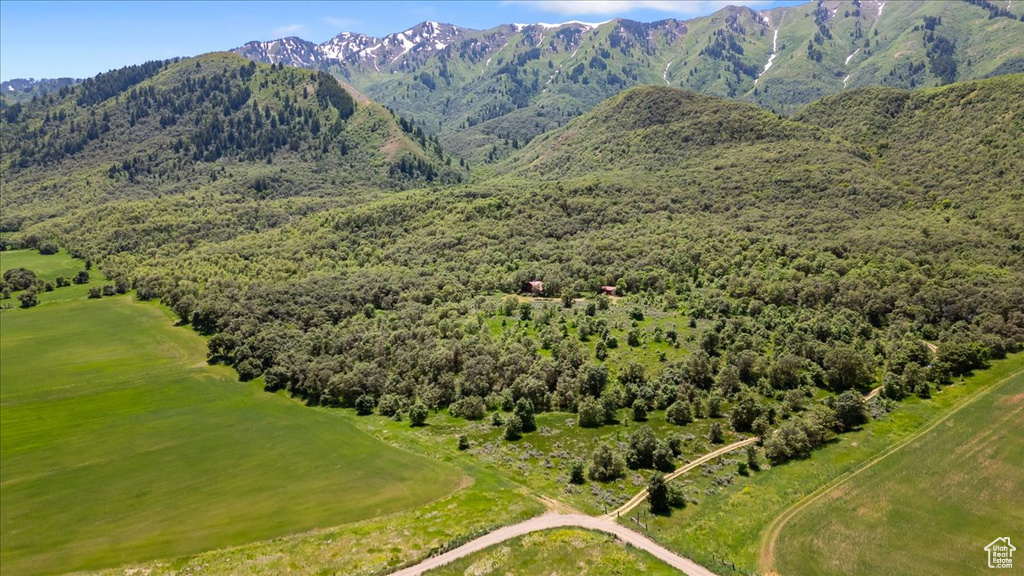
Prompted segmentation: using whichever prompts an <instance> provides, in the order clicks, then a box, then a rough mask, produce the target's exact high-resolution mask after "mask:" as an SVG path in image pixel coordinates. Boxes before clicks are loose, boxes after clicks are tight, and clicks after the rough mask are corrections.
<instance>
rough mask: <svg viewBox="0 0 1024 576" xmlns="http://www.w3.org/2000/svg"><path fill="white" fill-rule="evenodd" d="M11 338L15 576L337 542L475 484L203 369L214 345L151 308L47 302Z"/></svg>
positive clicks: (8, 429)
mask: <svg viewBox="0 0 1024 576" xmlns="http://www.w3.org/2000/svg"><path fill="white" fill-rule="evenodd" d="M46 259H54V260H52V265H51V267H49V268H45V269H44V267H43V266H42V264H43V263H44V260H46ZM61 259H64V260H70V258H67V257H64V256H60V255H58V256H45V257H44V256H38V255H36V256H32V255H31V254H24V253H22V254H18V253H5V254H4V258H3V266H4V267H5V268H6V267H10V266H21V265H24V266H26V267H29V268H32V269H34V270H36V271H37V272H39V273H40V274H41V275H42V276H44V277H48V276H50V275H55V274H58V273H61V274H66V273H67V272H68V271H74V270H77V269H79V268H78V266H79V264H78V263H74V265H73V266H72V265H70V264H67V262H65V263H64V264H61V262H60V260H61ZM45 263H46V264H48V265H50V264H51V261H46V262H45ZM97 276H98V275H97ZM94 283H95V282H94ZM76 288H81V287H71V288H64V289H58V290H57V291H55V292H54V293H59V292H60V291H61V290H66V291H69V292H68V293H69V294H70V291H72V290H74V289H76ZM54 293H49V294H54ZM0 329H2V338H0V383H2V386H0V420H2V422H3V435H2V442H0V460H2V464H3V465H2V471H0V486H2V491H0V525H2V527H0V563H2V565H3V571H4V573H11V574H38V573H52V572H62V571H69V570H76V569H90V568H100V567H104V566H113V565H117V564H121V563H126V562H133V561H141V560H146V559H151V558H157V557H176V556H181V555H185V554H191V553H196V552H199V551H203V550H210V549H215V548H222V547H226V546H233V545H238V544H242V543H245V542H250V541H254V540H259V539H267V538H271V537H275V536H280V535H284V534H290V533H294V532H299V531H305V530H310V529H313V528H317V527H325V526H335V525H339V524H343V523H347V522H353V521H358V520H362V519H366V518H371V517H375V516H379V515H382V514H388V513H392V512H395V511H398V510H402V509H408V508H411V507H414V506H417V505H422V504H424V503H426V502H429V501H432V500H435V499H438V498H441V497H443V496H444V495H446V494H449V493H450V492H452V491H453V490H455V489H456V488H457V487H458V486H459V483H460V478H463V477H464V475H463V474H462V473H460V471H459V470H458V469H456V468H455V467H453V466H450V465H446V464H443V463H440V462H436V461H432V460H430V459H427V458H424V457H420V456H416V455H413V454H411V453H408V452H405V451H402V450H398V449H395V448H392V447H390V446H387V445H385V444H383V443H381V442H379V441H377V440H375V439H373V438H372V437H370V436H369V435H367V434H365V433H363V432H361V431H360V430H359V429H358V428H356V427H355V426H353V425H352V424H351V423H349V422H347V421H346V420H345V419H344V418H340V417H338V416H337V415H336V414H332V413H329V412H327V411H321V410H310V409H309V408H306V407H304V406H302V405H301V404H298V403H296V402H294V401H292V400H290V399H288V398H286V397H285V396H283V395H280V394H278V395H273V394H268V393H266V392H264V391H263V389H262V387H261V386H260V385H259V384H254V383H239V382H237V380H236V377H235V375H234V372H233V371H232V370H230V369H229V368H226V367H222V366H208V365H207V364H206V362H205V349H206V347H205V342H204V341H203V339H202V338H201V337H199V336H197V335H196V334H195V333H194V332H192V331H190V330H185V329H180V328H175V327H174V326H173V321H172V319H171V316H170V315H169V313H167V312H166V311H165V310H164V309H162V308H161V307H159V306H158V305H156V304H140V303H136V302H134V301H133V300H132V299H131V297H130V296H118V297H112V298H103V299H100V300H89V299H86V298H85V297H84V296H82V297H81V298H74V299H69V300H66V301H64V302H60V303H53V304H52V305H46V304H45V300H44V301H43V304H41V305H40V306H39V307H37V308H31V309H28V310H22V309H13V310H4V311H3V312H2V313H0Z"/></svg>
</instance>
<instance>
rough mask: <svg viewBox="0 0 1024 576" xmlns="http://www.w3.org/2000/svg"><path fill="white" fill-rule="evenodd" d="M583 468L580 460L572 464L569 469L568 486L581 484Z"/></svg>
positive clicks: (583, 465)
mask: <svg viewBox="0 0 1024 576" xmlns="http://www.w3.org/2000/svg"><path fill="white" fill-rule="evenodd" d="M585 467H586V465H585V464H584V463H583V462H582V461H580V460H577V461H576V462H573V463H572V468H570V469H569V483H570V484H583V482H584V477H583V472H584V468H585Z"/></svg>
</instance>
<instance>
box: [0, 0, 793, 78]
mask: <svg viewBox="0 0 1024 576" xmlns="http://www.w3.org/2000/svg"><path fill="white" fill-rule="evenodd" d="M798 3H801V2H799V1H795V0H761V1H757V0H733V1H732V2H727V1H718V0H692V1H674V0H634V1H630V0H615V1H604V2H602V1H589V0H548V1H543V2H520V1H509V0H505V1H496V2H287V3H283V2H282V3H277V2H230V1H220V2H24V1H12V0H2V1H0V78H2V79H3V80H8V79H11V78H29V77H34V78H56V77H62V76H72V77H76V78H84V77H88V76H94V75H95V74H97V73H99V72H105V71H107V70H110V69H114V68H120V67H121V66H125V65H128V64H136V63H139V62H144V61H146V60H154V59H165V58H171V57H174V56H194V55H196V54H202V53H205V52H212V51H215V50H228V49H231V48H234V47H236V46H240V45H242V44H244V43H245V42H248V41H249V40H270V39H273V38H278V37H281V36H299V37H301V38H305V39H306V40H311V41H313V42H318V43H319V42H323V41H325V40H327V39H329V38H331V37H332V36H334V35H336V34H338V33H339V32H343V31H350V32H362V33H365V34H370V35H373V36H383V35H386V34H390V33H392V32H399V31H401V30H404V29H406V28H408V27H409V26H411V25H413V24H416V23H418V22H422V21H424V20H436V21H440V22H449V23H451V24H456V25H458V26H462V27H466V28H476V29H486V28H490V27H493V26H497V25H498V24H503V23H509V22H523V23H534V22H563V21H566V20H582V21H585V22H600V21H604V20H608V19H610V18H615V17H626V18H632V19H634V20H640V21H652V20H660V19H662V18H690V17H694V16H702V15H706V14H710V13H712V12H714V11H715V10H718V9H720V8H722V7H723V6H725V5H727V4H737V5H738V4H743V5H748V6H751V7H754V8H758V9H761V8H768V7H772V6H778V5H783V4H798Z"/></svg>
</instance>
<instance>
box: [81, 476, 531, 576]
mask: <svg viewBox="0 0 1024 576" xmlns="http://www.w3.org/2000/svg"><path fill="white" fill-rule="evenodd" d="M465 469H466V471H467V473H468V474H471V475H472V476H473V478H474V482H473V483H472V484H471V485H469V486H466V487H465V488H463V489H462V490H459V491H457V492H455V493H453V494H451V495H450V496H448V497H445V498H443V499H441V500H437V501H434V502H431V503H430V504H426V505H424V506H420V507H418V508H415V509H412V510H407V511H403V512H398V513H395V514H389V515H386V516H380V517H376V518H371V519H369V520H363V521H360V522H356V523H352V524H347V525H344V526H336V527H332V528H328V529H322V530H314V531H311V532H305V533H300V534H292V535H289V536H284V537H281V538H275V539H272V540H265V541H260V542H252V543H249V544H245V545H242V546H236V547H232V548H221V549H219V550H212V551H210V552H204V553H202V554H196V555H193V556H187V557H183V558H177V559H171V560H159V561H153V562H145V563H134V564H132V565H128V566H120V567H118V568H116V569H110V570H104V571H102V572H100V573H99V574H100V575H102V576H124V575H125V574H132V573H134V574H147V575H149V576H165V575H166V576H172V575H178V574H232V575H235V574H253V575H259V576H278V575H279V574H293V575H299V574H301V575H321V574H344V575H346V576H371V575H379V574H386V573H388V572H391V571H394V569H396V568H399V567H401V566H405V565H410V564H414V563H416V562H418V561H421V560H423V559H424V558H426V557H427V556H428V555H429V554H430V552H431V550H434V549H438V548H445V549H448V548H451V547H454V546H456V545H458V544H461V543H463V542H465V541H467V540H469V539H471V538H472V537H473V536H476V535H479V534H482V533H485V532H489V531H491V530H494V529H495V528H497V527H499V526H500V525H503V524H514V523H516V522H520V521H523V520H526V519H528V518H531V517H533V516H536V515H537V514H540V513H541V512H542V511H543V510H544V506H543V505H541V504H540V503H539V502H538V501H537V500H535V499H534V498H531V497H530V496H529V495H528V494H527V493H526V491H525V490H523V489H522V488H521V487H517V486H515V485H513V484H511V483H510V482H508V481H507V480H505V479H504V478H501V477H500V476H498V475H497V474H494V473H491V472H488V471H486V470H481V469H479V468H473V467H471V466H468V467H465ZM499 511H500V512H499Z"/></svg>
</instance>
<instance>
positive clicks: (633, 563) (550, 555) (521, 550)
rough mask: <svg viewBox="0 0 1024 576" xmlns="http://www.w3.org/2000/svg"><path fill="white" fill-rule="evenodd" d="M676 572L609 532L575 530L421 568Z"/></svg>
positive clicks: (601, 575)
mask: <svg viewBox="0 0 1024 576" xmlns="http://www.w3.org/2000/svg"><path fill="white" fill-rule="evenodd" d="M679 573H680V572H679V571H678V570H676V569H675V568H672V567H671V566H669V565H668V564H665V563H664V562H662V561H661V560H658V559H657V558H655V557H654V556H652V555H650V554H648V553H647V552H645V551H643V550H637V549H636V548H633V547H632V546H626V545H625V544H623V543H622V542H619V541H618V540H616V539H615V537H614V536H610V535H608V534H602V533H600V532H592V531H589V530H582V529H575V528H559V529H555V530H544V531H541V532H534V533H532V534H527V535H525V536H520V537H519V538H514V539H512V540H509V541H507V542H504V543H501V544H497V545H495V546H492V547H490V548H488V549H486V550H482V551H480V552H477V553H475V554H470V555H469V556H466V557H465V558H462V559H459V560H456V561H455V562H452V563H451V564H448V565H446V566H442V567H440V568H435V569H434V570H431V571H429V572H426V574H427V576H463V575H465V574H473V575H475V576H488V575H493V576H506V575H507V574H524V575H525V574H552V575H554V574H565V575H568V574H572V575H574V576H612V575H621V576H634V575H640V574H643V575H646V576H676V575H678V574H679Z"/></svg>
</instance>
